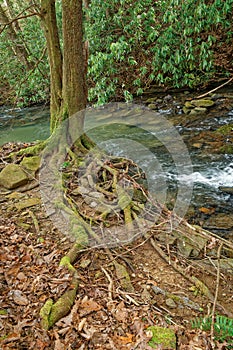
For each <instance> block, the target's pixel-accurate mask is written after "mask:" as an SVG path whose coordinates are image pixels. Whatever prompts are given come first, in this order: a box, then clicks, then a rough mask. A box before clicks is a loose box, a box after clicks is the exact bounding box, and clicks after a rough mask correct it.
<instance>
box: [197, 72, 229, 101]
mask: <svg viewBox="0 0 233 350" xmlns="http://www.w3.org/2000/svg"><path fill="white" fill-rule="evenodd" d="M232 80H233V77H231V78H230V79H229V80H227V81H226V82H225V83H223V84H221V85H219V86H217V87H216V88H214V89H213V90H210V91H208V92H206V93H205V94H203V95H199V96H197V97H196V98H202V97H205V96H207V95H209V94H211V93H212V92H214V91H217V90H219V89H221V88H222V87H223V86H225V85H227V84H229V83H230V82H231V81H232Z"/></svg>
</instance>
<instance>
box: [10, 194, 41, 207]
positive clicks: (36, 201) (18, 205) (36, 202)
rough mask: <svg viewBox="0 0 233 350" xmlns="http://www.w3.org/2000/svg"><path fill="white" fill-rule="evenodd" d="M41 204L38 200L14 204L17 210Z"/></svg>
mask: <svg viewBox="0 0 233 350" xmlns="http://www.w3.org/2000/svg"><path fill="white" fill-rule="evenodd" d="M37 204H41V200H40V198H36V197H35V198H28V199H25V200H23V201H21V202H19V203H16V204H15V206H16V208H17V209H18V210H22V209H25V208H29V207H33V206H34V205H37Z"/></svg>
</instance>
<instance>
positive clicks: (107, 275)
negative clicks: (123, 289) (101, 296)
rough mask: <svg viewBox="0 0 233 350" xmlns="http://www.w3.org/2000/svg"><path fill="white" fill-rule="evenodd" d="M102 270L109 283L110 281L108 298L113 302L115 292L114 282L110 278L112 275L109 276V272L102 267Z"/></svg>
mask: <svg viewBox="0 0 233 350" xmlns="http://www.w3.org/2000/svg"><path fill="white" fill-rule="evenodd" d="M101 270H102V271H103V272H104V274H105V276H106V277H107V279H108V281H109V285H108V297H109V299H110V300H112V290H113V280H112V278H111V277H110V275H109V274H108V272H107V271H106V270H105V269H104V268H103V267H101Z"/></svg>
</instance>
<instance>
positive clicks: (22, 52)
mask: <svg viewBox="0 0 233 350" xmlns="http://www.w3.org/2000/svg"><path fill="white" fill-rule="evenodd" d="M0 21H1V22H2V24H7V36H8V38H9V40H10V41H11V42H12V44H11V49H12V51H13V52H14V54H15V55H16V56H17V58H18V59H19V61H20V62H21V63H22V64H23V66H24V67H26V69H27V70H31V69H32V68H33V64H32V63H31V62H29V61H28V52H27V49H26V47H25V46H24V43H23V42H22V41H21V40H20V39H19V36H18V35H17V32H16V30H15V28H14V26H13V23H11V21H12V18H10V17H9V16H8V14H7V8H5V7H4V5H0ZM19 29H20V28H19Z"/></svg>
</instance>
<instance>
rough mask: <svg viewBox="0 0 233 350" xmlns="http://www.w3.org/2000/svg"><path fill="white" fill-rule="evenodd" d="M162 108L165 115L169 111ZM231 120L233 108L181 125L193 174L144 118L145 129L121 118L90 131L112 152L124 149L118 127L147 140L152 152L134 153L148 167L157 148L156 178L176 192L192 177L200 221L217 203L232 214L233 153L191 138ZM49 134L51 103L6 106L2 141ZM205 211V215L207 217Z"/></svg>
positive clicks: (0, 122) (0, 115) (1, 112)
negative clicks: (206, 148)
mask: <svg viewBox="0 0 233 350" xmlns="http://www.w3.org/2000/svg"><path fill="white" fill-rule="evenodd" d="M162 114H163V115H164V113H162ZM162 114H161V115H162ZM165 114H166V116H167V118H168V119H170V120H172V119H174V118H175V116H172V115H171V114H170V110H167V111H166V113H165ZM98 118H100V116H98V113H97V115H96V116H95V121H97V125H98ZM229 123H233V111H229V112H228V113H226V114H225V115H222V116H216V115H215V116H208V118H205V119H204V120H203V121H201V122H200V121H199V122H198V123H193V125H191V126H179V125H178V126H176V130H177V131H178V132H179V133H180V135H181V136H182V138H183V140H184V141H185V142H186V144H187V146H188V149H189V154H190V157H191V160H192V168H193V169H192V172H191V173H187V174H186V173H185V171H184V172H183V173H182V172H179V171H178V172H177V169H176V167H175V166H174V161H173V160H172V157H169V155H168V154H167V152H164V149H163V147H162V146H161V145H159V144H157V145H156V146H155V145H154V142H155V143H156V142H157V141H156V140H155V139H154V138H153V133H152V135H151V134H145V133H144V127H143V123H141V122H140V121H139V122H138V125H139V126H140V129H138V128H135V127H133V126H130V127H126V126H125V125H123V126H122V125H120V124H119V125H117V124H116V125H115V126H114V127H112V126H111V127H110V128H105V127H102V128H99V129H98V128H97V129H96V130H95V129H92V130H91V131H90V132H89V134H90V136H92V137H93V138H94V139H96V140H97V141H100V140H101V142H103V143H104V142H105V147H107V148H108V151H109V153H114V154H116V153H118V154H119V155H121V154H122V151H121V147H120V146H119V144H122V141H121V140H122V139H120V141H117V136H116V134H117V132H116V130H118V132H119V135H120V136H121V137H122V135H125V136H124V138H125V140H126V139H129V138H131V139H133V140H134V141H132V142H135V145H136V143H138V142H140V140H144V147H146V148H147V149H149V153H148V154H147V155H145V152H144V149H143V150H142V158H143V159H140V151H138V152H136V149H135V152H134V154H136V153H137V154H138V157H139V159H138V160H139V161H140V162H141V163H140V166H141V167H142V168H143V167H145V168H148V166H149V158H150V152H152V153H154V154H156V159H157V160H158V164H159V176H160V177H163V179H162V180H161V179H160V182H158V171H155V172H154V173H153V171H152V174H151V178H152V180H154V182H155V183H159V184H161V183H162V184H163V185H164V186H167V187H168V188H169V190H170V192H171V193H175V192H176V191H177V186H178V185H179V186H181V185H182V184H184V186H186V185H187V186H188V185H189V184H190V183H191V182H192V183H193V194H192V202H191V206H190V208H192V209H193V212H194V214H193V217H198V219H197V223H200V222H201V221H202V220H207V221H208V217H205V215H204V214H202V213H201V211H200V210H199V209H200V208H202V207H207V208H214V210H213V212H214V213H215V214H216V213H217V214H218V213H225V214H226V215H228V216H229V215H231V214H232V212H233V193H231V191H232V189H233V155H230V154H228V155H226V154H222V155H216V154H208V155H207V154H202V152H200V151H199V150H196V149H194V148H190V147H189V146H190V145H189V142H188V140H189V139H190V138H191V137H192V135H194V134H197V133H198V132H201V131H203V130H215V129H217V128H218V127H219V126H222V125H226V124H229ZM101 130H102V131H101ZM48 135H49V109H48V108H47V107H43V106H37V107H30V108H24V109H11V108H6V107H1V108H0V145H2V144H4V143H6V142H32V141H35V140H41V139H46V138H47V137H48ZM100 135H101V136H100ZM132 135H133V137H132ZM109 140H110V142H109ZM106 142H107V144H106ZM132 142H130V143H129V145H128V146H127V143H126V142H123V144H124V148H125V147H128V148H129V150H130V148H131V151H132V147H134V145H133V146H132ZM106 145H107V146H106ZM135 147H136V146H135ZM116 149H118V152H116ZM147 157H148V158H147ZM184 166H185V165H184ZM161 169H162V170H161ZM161 181H162V182H161ZM223 187H224V188H230V192H229V191H225V190H223ZM189 215H191V214H189ZM202 215H204V218H203V217H202ZM191 216H192V215H191ZM231 218H232V217H231ZM232 220H233V219H232ZM193 222H195V220H193ZM230 226H231V225H230V224H229V223H228V228H227V229H228V231H227V232H228V233H229V234H230V235H231V234H232V235H233V222H232V228H231V227H230ZM207 227H208V226H207ZM220 231H221V230H220ZM220 231H219V232H220Z"/></svg>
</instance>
